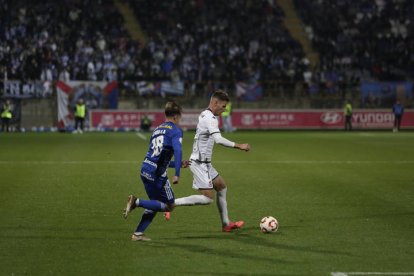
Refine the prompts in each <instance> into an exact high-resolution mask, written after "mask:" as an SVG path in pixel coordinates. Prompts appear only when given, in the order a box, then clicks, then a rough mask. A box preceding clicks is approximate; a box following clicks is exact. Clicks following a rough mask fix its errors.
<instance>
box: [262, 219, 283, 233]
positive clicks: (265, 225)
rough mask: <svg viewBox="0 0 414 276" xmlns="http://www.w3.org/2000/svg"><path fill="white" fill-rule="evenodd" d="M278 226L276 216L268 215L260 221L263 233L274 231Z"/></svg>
mask: <svg viewBox="0 0 414 276" xmlns="http://www.w3.org/2000/svg"><path fill="white" fill-rule="evenodd" d="M278 228H279V222H278V221H277V219H275V218H274V217H271V216H267V217H264V218H262V220H261V221H260V230H261V231H262V232H263V233H274V232H276V231H277V229H278Z"/></svg>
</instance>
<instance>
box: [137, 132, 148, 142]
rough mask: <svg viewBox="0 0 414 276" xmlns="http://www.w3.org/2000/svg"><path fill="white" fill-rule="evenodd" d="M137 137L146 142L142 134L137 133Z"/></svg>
mask: <svg viewBox="0 0 414 276" xmlns="http://www.w3.org/2000/svg"><path fill="white" fill-rule="evenodd" d="M137 136H138V137H139V138H141V139H142V140H144V141H145V140H147V137H145V135H144V134H142V133H140V132H137Z"/></svg>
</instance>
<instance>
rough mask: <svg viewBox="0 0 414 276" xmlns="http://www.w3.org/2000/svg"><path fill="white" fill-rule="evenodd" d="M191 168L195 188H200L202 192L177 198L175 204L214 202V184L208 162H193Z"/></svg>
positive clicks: (190, 204) (189, 204)
mask: <svg viewBox="0 0 414 276" xmlns="http://www.w3.org/2000/svg"><path fill="white" fill-rule="evenodd" d="M190 170H191V172H192V173H193V189H195V190H199V191H200V193H201V194H200V195H191V196H187V197H181V198H177V199H175V202H174V203H175V206H193V205H207V204H210V203H211V202H213V184H212V180H211V177H210V174H209V170H208V168H207V164H205V163H196V162H192V163H191V165H190Z"/></svg>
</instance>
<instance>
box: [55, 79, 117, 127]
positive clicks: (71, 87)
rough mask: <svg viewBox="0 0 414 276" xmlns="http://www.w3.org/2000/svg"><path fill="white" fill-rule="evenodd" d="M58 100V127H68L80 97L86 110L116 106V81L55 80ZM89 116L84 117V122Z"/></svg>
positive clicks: (114, 107)
mask: <svg viewBox="0 0 414 276" xmlns="http://www.w3.org/2000/svg"><path fill="white" fill-rule="evenodd" d="M56 92H57V102H58V128H60V129H62V128H68V127H70V126H71V125H73V109H74V107H75V105H76V103H77V101H78V100H79V99H80V98H82V99H84V101H85V104H86V107H87V109H88V110H92V109H101V108H108V109H109V110H111V109H116V108H117V106H118V83H117V82H116V81H113V82H109V83H108V82H103V81H102V82H100V81H98V82H95V81H69V82H67V83H65V82H63V81H57V82H56ZM88 121H89V118H88V117H87V118H86V122H88Z"/></svg>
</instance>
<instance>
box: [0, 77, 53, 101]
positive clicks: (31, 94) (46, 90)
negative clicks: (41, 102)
mask: <svg viewBox="0 0 414 276" xmlns="http://www.w3.org/2000/svg"><path fill="white" fill-rule="evenodd" d="M52 92H53V85H52V82H51V81H20V80H5V81H3V98H13V99H44V98H50V97H52V94H53V93H52Z"/></svg>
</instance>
